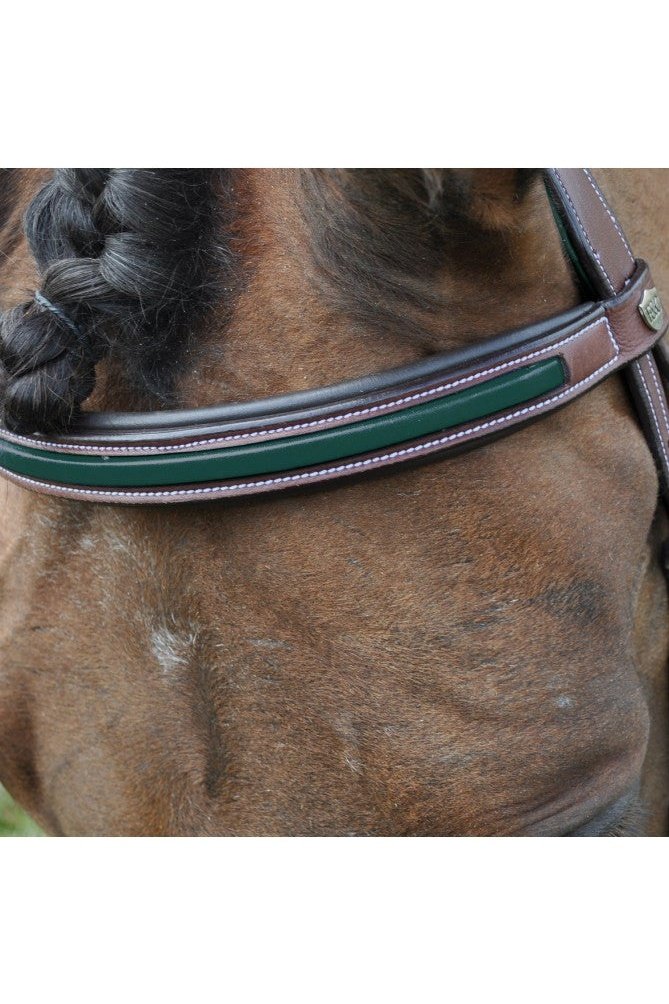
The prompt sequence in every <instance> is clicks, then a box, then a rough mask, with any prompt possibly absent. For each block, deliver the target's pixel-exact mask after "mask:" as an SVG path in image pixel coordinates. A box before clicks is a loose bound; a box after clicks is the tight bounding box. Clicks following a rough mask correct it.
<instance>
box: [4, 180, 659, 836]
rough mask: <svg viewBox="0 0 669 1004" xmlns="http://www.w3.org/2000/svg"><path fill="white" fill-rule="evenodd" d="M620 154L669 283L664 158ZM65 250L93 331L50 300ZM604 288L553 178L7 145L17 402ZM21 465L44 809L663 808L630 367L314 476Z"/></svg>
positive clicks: (374, 812) (618, 187)
mask: <svg viewBox="0 0 669 1004" xmlns="http://www.w3.org/2000/svg"><path fill="white" fill-rule="evenodd" d="M600 177H601V181H602V184H603V186H604V188H605V190H606V192H607V194H608V196H609V198H610V201H611V202H612V204H613V205H615V207H616V210H617V212H618V213H619V215H620V218H621V220H622V222H623V224H624V226H625V228H626V230H627V232H628V234H629V236H630V237H631V239H632V241H633V243H634V245H635V246H636V247H637V248H638V249H639V250H640V251H641V252H642V253H643V255H644V256H645V257H646V259H647V260H649V261H651V262H652V264H653V268H654V273H655V280H656V282H657V284H658V286H659V287H660V289H664V290H669V244H668V243H667V238H666V222H667V220H668V219H669V184H668V183H667V182H668V180H669V179H668V178H667V175H666V173H665V172H660V171H636V170H635V171H617V170H614V171H607V172H601V175H600ZM61 266H62V267H61ZM47 273H48V275H49V277H50V278H49V281H50V289H51V300H55V301H56V303H57V304H61V303H66V304H68V305H69V308H70V309H71V310H72V311H74V312H75V314H76V320H77V325H76V331H77V332H81V330H83V331H84V334H85V338H84V339H83V340H82V339H81V338H80V337H79V335H78V334H76V335H75V333H74V331H73V332H72V333H69V328H68V323H67V322H68V316H67V314H64V315H63V317H59V316H53V310H52V308H53V309H55V310H56V311H58V310H60V307H55V308H54V307H53V303H51V301H48V309H47V310H37V309H34V310H33V309H32V308H31V309H26V306H25V305H26V303H30V302H31V300H32V297H33V292H32V291H33V290H35V289H37V290H39V289H40V288H41V283H42V281H43V278H44V276H45V274H47ZM54 290H56V293H55V294H54ZM578 301H579V292H578V288H577V284H576V281H575V278H574V274H573V272H572V269H571V268H570V266H569V264H568V262H567V260H566V256H565V254H564V250H563V246H562V243H561V241H560V237H559V235H558V232H557V230H556V228H555V225H554V221H553V219H552V216H551V211H550V207H549V204H548V201H547V200H546V197H545V193H544V191H543V187H542V181H541V178H540V175H539V172H537V171H534V170H512V169H508V170H507V169H503V170H502V169H500V170H445V169H431V170H408V169H407V170H233V171H223V170H221V171H216V170H202V171H181V170H102V169H100V170H83V169H81V170H80V169H76V170H75V169H64V170H57V171H53V172H52V171H41V170H6V171H4V172H1V173H0V307H1V308H2V310H3V311H4V313H3V315H2V321H1V322H0V360H2V364H3V379H2V390H1V393H2V401H3V415H4V418H5V421H6V422H8V423H9V422H11V423H13V424H14V425H15V427H17V428H21V427H22V426H25V427H26V428H40V429H44V430H48V429H53V430H58V429H62V428H65V427H67V424H68V422H70V421H71V419H72V417H73V416H74V415H76V414H77V411H78V409H79V407H80V406H81V405H82V403H83V402H86V404H85V406H86V408H87V409H88V408H91V409H101V410H119V409H120V410H126V411H133V410H141V409H161V408H165V407H194V406H206V405H213V404H217V403H218V402H220V401H221V400H224V399H225V400H230V401H244V400H248V399H255V398H262V397H267V396H268V395H272V394H280V393H283V392H286V391H299V390H304V389H308V388H312V387H317V386H321V385H326V384H332V383H334V382H336V381H338V380H344V379H348V378H355V377H359V376H362V375H365V374H368V373H372V372H374V371H377V370H380V369H384V368H387V367H389V366H395V365H403V364H406V363H410V362H412V361H415V360H421V359H426V358H428V357H429V356H431V355H432V354H434V353H435V352H437V351H440V350H443V349H451V348H458V347H466V346H469V345H472V344H473V343H474V342H475V341H476V340H478V339H483V338H487V337H489V336H492V335H494V334H496V333H497V332H500V331H504V330H507V329H513V328H516V327H518V326H520V325H522V324H529V323H532V322H535V321H538V320H540V319H542V318H547V317H550V316H551V315H554V314H557V313H559V312H561V311H563V310H565V309H567V308H569V307H571V306H574V305H576V304H577V303H578ZM63 319H64V320H65V322H66V323H63ZM72 327H73V328H74V326H72ZM0 492H1V498H2V507H1V511H0V781H1V782H2V783H3V784H4V785H5V786H6V787H7V788H8V790H9V791H10V792H11V793H12V794H13V796H14V797H15V798H16V799H17V800H18V801H19V803H20V804H21V805H22V806H23V807H24V808H25V809H26V810H27V811H28V812H29V813H30V814H31V815H32V816H33V817H34V818H35V819H36V820H37V821H38V822H39V823H40V824H41V826H42V827H43V828H44V829H45V830H46V831H47V832H48V833H51V834H54V835H75V834H87V835H98V834H100V835H288V834H291V835H386V836H399V835H425V836H427V835H442V836H450V835H535V836H549V835H550V836H552V835H564V836H567V835H577V836H578V835H597V836H603V835H635V834H648V835H660V834H666V833H667V824H668V807H669V750H668V748H667V743H668V736H669V731H668V725H669V722H668V714H667V710H668V708H667V696H668V695H667V677H666V670H667V655H668V650H669V613H668V611H667V596H666V588H665V582H664V576H663V570H662V568H661V562H660V560H659V555H660V553H661V545H662V541H663V539H664V536H665V534H666V520H665V516H664V513H663V510H662V509H661V507H660V506H659V504H658V480H657V474H656V470H655V466H654V463H653V460H652V458H651V455H650V453H649V451H648V448H647V446H646V442H645V440H644V438H643V435H642V433H641V431H640V430H639V427H638V424H637V422H636V420H635V418H634V416H633V414H632V411H631V406H630V403H629V400H628V397H627V393H626V390H625V387H624V386H623V382H622V381H621V379H620V378H619V377H618V376H612V377H609V378H608V379H607V380H605V381H604V382H603V383H601V384H600V385H599V386H597V387H596V388H595V389H593V390H591V391H590V392H589V393H588V394H586V395H584V396H583V397H581V398H579V399H578V400H577V401H574V402H572V403H571V404H570V405H569V407H567V408H564V409H562V410H560V411H558V412H555V413H553V414H551V415H547V416H545V417H544V418H542V420H541V421H539V422H536V423H535V424H532V425H529V426H527V427H524V428H523V429H521V430H519V431H517V432H516V433H515V434H514V435H513V436H511V437H508V438H505V439H501V440H499V441H497V442H494V443H491V444H489V445H485V446H482V447H481V448H480V449H477V450H475V451H473V452H471V453H467V454H466V455H463V456H459V457H455V458H446V459H442V460H439V461H437V462H432V463H429V464H425V465H422V466H417V467H412V468H411V469H404V468H403V469H399V470H394V471H391V472H388V473H384V472H383V471H380V472H378V474H376V475H375V476H373V477H368V478H364V479H360V480H357V481H350V482H346V483H342V484H334V485H324V486H313V487H312V488H310V489H308V490H306V491H305V490H293V491H288V492H285V493H282V494H281V495H274V496H271V497H267V498H262V497H250V498H240V499H235V500H229V501H223V502H209V503H193V504H188V505H183V506H176V507H173V508H172V507H164V508H163V507H161V508H157V507H156V508H154V507H148V506H136V507H130V506H121V507H118V508H115V507H108V506H105V505H100V504H94V503H89V502H80V501H73V500H70V499H59V498H52V497H46V496H41V495H38V494H34V493H33V492H29V491H26V490H25V489H24V488H22V487H19V486H17V485H16V484H11V483H9V482H5V481H3V482H2V483H1V485H0Z"/></svg>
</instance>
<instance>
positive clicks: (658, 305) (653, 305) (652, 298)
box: [639, 287, 664, 331]
mask: <svg viewBox="0 0 669 1004" xmlns="http://www.w3.org/2000/svg"><path fill="white" fill-rule="evenodd" d="M639 313H640V314H641V316H642V317H643V319H644V321H645V322H646V324H647V325H648V327H649V328H651V329H652V330H653V331H660V329H661V328H662V325H663V324H664V308H663V306H662V300H661V299H660V294H659V293H658V291H657V290H656V289H655V287H653V289H645V290H644V293H643V297H642V300H641V303H640V304H639Z"/></svg>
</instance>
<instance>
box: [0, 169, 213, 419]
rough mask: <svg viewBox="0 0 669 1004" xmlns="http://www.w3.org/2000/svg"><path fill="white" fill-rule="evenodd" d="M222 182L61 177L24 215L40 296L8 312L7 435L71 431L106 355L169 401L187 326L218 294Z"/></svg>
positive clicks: (3, 351)
mask: <svg viewBox="0 0 669 1004" xmlns="http://www.w3.org/2000/svg"><path fill="white" fill-rule="evenodd" d="M220 180H221V175H220V172H214V171H209V170H123V169H108V168H105V169H98V168H92V169H89V168H83V169H79V168H65V169H60V170H56V171H54V173H53V177H52V178H51V180H50V181H49V182H48V183H47V184H46V185H45V186H44V188H43V189H42V190H41V191H40V192H39V193H38V195H37V196H36V197H35V198H34V199H33V201H32V202H31V204H30V206H29V207H28V210H27V212H26V215H25V232H26V236H27V239H28V243H29V246H30V249H31V251H32V253H33V255H34V257H35V260H36V262H37V265H38V267H39V269H40V274H41V281H40V285H39V290H38V291H37V294H36V298H34V299H30V300H27V301H26V302H24V303H22V304H20V305H19V306H17V307H15V308H14V309H12V310H9V311H7V312H6V313H5V314H1V315H0V369H1V370H2V383H3V391H2V418H3V421H4V422H5V424H6V425H7V427H8V428H10V429H12V430H15V431H22V432H33V431H40V432H50V431H62V430H64V429H66V428H67V427H68V426H69V425H70V424H71V422H72V421H73V420H74V418H75V417H76V416H77V414H78V412H79V410H80V406H81V403H82V402H83V401H84V400H85V399H86V398H87V397H88V396H89V394H90V393H91V391H92V390H93V387H94V385H95V365H96V363H97V362H99V361H100V360H101V359H102V358H103V357H104V356H107V355H112V356H114V357H115V358H118V359H120V360H121V362H123V363H124V364H125V370H126V371H127V372H128V374H129V375H130V376H134V380H135V382H136V384H137V386H138V387H141V388H142V390H143V391H144V392H145V393H146V392H147V391H148V392H149V393H150V394H151V395H152V396H153V397H154V399H155V400H156V401H158V402H159V403H166V402H168V401H169V394H170V387H171V383H172V379H173V374H174V371H175V367H176V364H178V360H179V358H180V355H181V350H182V349H183V346H184V344H185V343H186V342H187V340H188V339H187V334H188V327H189V325H191V324H192V323H193V321H194V319H195V318H197V316H198V315H199V314H200V313H201V312H202V311H203V310H204V309H206V308H207V307H208V306H210V305H211V303H212V302H213V300H214V296H215V291H216V289H217V287H218V282H217V281H216V278H215V277H213V273H214V269H213V266H214V264H216V266H217V273H218V271H219V270H220V265H221V256H220V254H219V251H220V247H218V242H217V241H216V239H215V234H214V227H215V223H214V220H215V218H216V214H215V208H214V207H215V202H216V192H215V189H216V187H217V185H218V184H219V183H220Z"/></svg>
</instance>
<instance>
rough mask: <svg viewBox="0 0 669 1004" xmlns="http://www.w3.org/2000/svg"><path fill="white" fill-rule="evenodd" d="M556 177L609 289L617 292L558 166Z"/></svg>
mask: <svg viewBox="0 0 669 1004" xmlns="http://www.w3.org/2000/svg"><path fill="white" fill-rule="evenodd" d="M555 177H556V178H557V180H558V183H559V185H560V188H561V189H562V191H563V192H564V194H565V195H566V196H567V201H568V202H569V205H570V206H571V208H572V209H573V210H574V216H575V217H576V221H577V223H578V225H579V227H580V228H581V233H582V234H583V236H584V237H585V239H586V241H587V242H588V247H589V248H590V250H591V251H592V254H593V256H594V259H595V261H596V262H597V265H598V266H599V269H600V271H601V273H602V275H603V277H604V278H605V279H606V281H607V283H608V285H609V289H610V290H611V292H612V293H615V291H616V290H615V286H614V285H613V283H612V282H611V279H610V277H609V273H608V272H607V271H606V269H605V268H604V265H603V264H602V260H601V258H600V257H599V255H598V254H597V252H596V251H595V249H594V247H593V245H592V241H591V240H590V238H589V236H588V231H587V230H586V229H585V227H584V226H583V223H582V222H581V217H580V216H579V215H578V213H577V212H576V206H575V205H574V203H573V202H572V198H571V195H570V194H569V192H568V191H567V189H566V188H565V184H564V182H563V180H562V178H561V177H560V172H559V171H558V170H557V168H555Z"/></svg>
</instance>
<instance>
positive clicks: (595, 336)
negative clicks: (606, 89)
mask: <svg viewBox="0 0 669 1004" xmlns="http://www.w3.org/2000/svg"><path fill="white" fill-rule="evenodd" d="M544 178H545V183H546V189H547V192H548V195H549V198H550V200H551V204H552V206H553V210H554V215H555V219H556V223H557V225H558V228H559V230H560V234H561V237H562V240H563V243H564V246H565V248H566V250H567V252H568V255H569V257H570V259H571V261H572V264H573V266H574V268H575V269H576V272H577V274H578V276H579V279H580V283H581V286H582V288H583V290H584V291H587V293H588V295H589V296H590V299H589V301H588V302H584V303H582V304H581V305H580V306H578V307H576V308H574V309H571V310H568V311H565V312H564V313H562V314H559V315H558V316H556V317H552V318H550V319H549V320H546V321H542V322H540V323H538V324H533V325H530V326H528V327H524V328H521V329H519V330H516V331H512V332H509V333H507V334H504V335H501V336H499V337H496V338H492V339H488V340H486V341H483V342H481V343H479V344H477V345H476V346H475V347H473V348H468V349H463V350H458V351H455V352H446V353H441V354H439V355H434V356H432V357H430V358H429V359H428V360H424V361H421V362H419V363H415V364H412V365H409V366H405V367H402V368H400V369H394V370H388V371H386V372H382V373H375V374H373V375H371V376H366V377H362V378H360V379H356V380H349V381H347V382H346V383H340V384H338V385H336V386H330V387H323V388H319V389H317V390H310V391H306V392H300V393H296V394H286V395H282V396H281V397H274V398H268V399H265V400H260V401H251V402H248V403H245V404H234V405H222V406H220V407H213V408H197V409H194V410H189V411H161V412H153V413H145V414H142V413H131V414H130V413H129V414H119V413H111V412H104V413H88V414H86V415H84V416H83V417H82V418H81V419H80V420H79V422H78V423H77V425H76V427H74V428H73V429H72V430H71V431H70V432H68V433H67V434H64V435H59V436H53V437H46V436H42V435H38V434H34V435H18V434H15V433H13V432H10V431H9V430H8V429H6V428H3V427H2V426H0V470H1V471H2V473H3V474H4V475H5V476H6V477H7V478H8V479H9V480H10V481H14V482H16V483H17V484H19V485H23V486H25V487H27V488H30V489H33V490H35V491H38V492H43V493H46V494H48V495H55V496H61V497H63V498H72V499H83V500H91V501H97V502H116V503H159V502H162V503H167V502H189V501H200V500H205V499H221V498H230V497H234V496H238V495H251V494H257V493H267V492H274V491H278V490H280V489H285V488H294V487H299V486H302V485H307V484H318V483H319V482H324V481H329V480H333V479H338V478H343V477H347V476H355V475H360V474H363V473H364V472H367V471H374V470H376V469H380V468H387V467H392V466H395V465H398V464H402V463H406V462H409V461H414V460H420V459H421V458H424V457H431V458H437V457H440V456H442V455H444V454H446V453H454V452H457V451H462V450H468V449H471V448H473V447H475V446H478V445H480V444H482V443H485V442H488V441H489V440H491V439H494V438H495V437H497V436H500V435H503V434H505V433H509V432H512V431H514V430H516V429H519V428H521V427H522V426H523V425H526V424H527V423H528V422H531V421H533V420H535V419H536V418H538V417H540V416H541V415H543V414H547V413H548V412H551V411H554V410H555V409H557V408H559V407H562V406H563V405H565V404H567V403H568V402H569V401H572V400H574V399H575V398H577V397H580V396H581V395H582V394H584V393H586V392H587V391H589V390H590V389H591V388H592V387H594V386H596V385H597V384H598V383H600V382H601V381H602V380H604V379H605V378H606V377H608V376H609V375H610V374H611V373H614V372H615V371H616V370H621V369H624V371H625V375H626V378H627V382H628V385H629V388H630V391H631V394H632V399H633V401H634V404H635V407H636V411H637V415H638V417H639V420H640V423H641V426H642V428H643V430H644V433H645V436H646V439H647V441H648V444H649V446H650V448H651V450H652V452H653V456H654V458H655V461H656V464H657V467H658V471H659V474H660V481H661V486H662V491H663V493H664V497H665V501H667V500H669V405H668V404H667V398H666V395H665V390H664V385H663V375H662V374H664V375H665V376H666V375H668V374H669V364H668V361H667V355H666V351H665V350H664V348H663V347H662V346H661V345H660V344H659V339H660V338H661V337H662V335H663V334H664V332H665V331H666V328H667V318H666V315H665V313H664V311H663V308H662V304H661V301H660V298H659V296H658V294H657V291H656V289H655V287H654V284H653V281H652V278H651V275H650V271H649V269H648V266H647V265H646V264H645V263H644V262H642V261H637V260H636V259H635V258H634V256H633V254H632V252H631V250H630V247H629V244H628V243H627V240H626V238H625V236H624V234H623V231H622V228H621V227H620V224H619V223H618V221H617V220H616V218H615V216H614V214H613V212H612V211H611V209H610V207H609V206H608V204H607V203H606V201H605V199H604V197H603V195H602V193H601V191H600V190H599V188H598V186H597V184H596V182H595V180H594V178H593V177H592V175H591V174H590V172H589V171H587V170H585V169H583V170H581V169H572V168H569V169H559V170H558V169H551V170H547V171H546V172H545V174H544ZM658 367H659V368H658Z"/></svg>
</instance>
